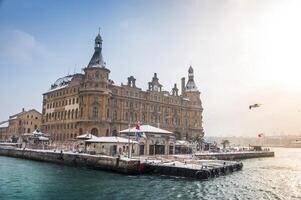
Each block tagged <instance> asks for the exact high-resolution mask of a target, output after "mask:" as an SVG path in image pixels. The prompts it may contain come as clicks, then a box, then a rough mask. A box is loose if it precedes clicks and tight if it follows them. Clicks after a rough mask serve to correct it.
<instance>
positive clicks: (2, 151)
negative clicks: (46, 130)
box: [0, 147, 140, 174]
mask: <svg viewBox="0 0 301 200" xmlns="http://www.w3.org/2000/svg"><path fill="white" fill-rule="evenodd" d="M0 156H9V157H16V158H23V159H29V160H36V161H43V162H52V163H57V164H64V165H70V166H80V167H88V168H93V169H99V170H109V171H115V172H119V173H126V174H137V173H139V166H140V161H139V160H134V159H120V158H117V157H110V156H94V155H88V154H76V153H60V152H53V151H52V152H51V151H41V150H40V151H38V150H22V149H11V148H9V149H8V148H2V147H0Z"/></svg>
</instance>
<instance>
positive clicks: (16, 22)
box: [0, 0, 301, 136]
mask: <svg viewBox="0 0 301 200" xmlns="http://www.w3.org/2000/svg"><path fill="white" fill-rule="evenodd" d="M300 9H301V2H300V1H297V0H296V1H289V0H283V1H280V0H278V1H277V0H271V1H268V0H245V1H238V0H228V1H226V0H225V1H219V0H207V1H201V0H196V1H193V0H187V1H171V0H168V1H110V2H108V1H88V2H86V1H48V2H46V1H43V2H39V1H30V0H29V1H14V0H10V1H0V78H1V79H0V91H1V98H0V110H1V112H0V121H3V120H6V119H7V118H8V116H9V115H12V114H14V113H17V112H19V111H21V109H22V108H23V107H25V108H27V109H29V108H36V109H37V110H40V111H41V107H42V93H44V92H46V91H47V90H48V89H49V87H50V85H51V84H52V83H53V82H54V81H55V80H56V79H57V78H59V77H60V76H64V75H67V74H68V73H69V74H71V73H74V72H80V71H81V68H83V67H85V66H86V65H87V64H88V61H89V59H90V56H91V55H92V53H93V40H94V38H95V36H96V34H97V33H98V27H101V35H102V37H103V40H104V42H103V46H104V47H103V55H104V59H105V60H106V63H107V67H108V68H109V69H110V70H111V74H110V76H111V79H112V80H114V81H115V83H116V84H120V83H121V82H126V79H127V77H128V76H130V75H134V76H135V77H136V78H137V85H138V87H142V88H143V89H146V87H147V82H148V81H150V80H151V77H152V76H153V73H154V72H157V73H158V77H159V79H160V82H161V83H162V84H163V85H164V89H165V90H168V91H170V90H171V88H172V86H173V84H174V83H177V84H178V85H180V79H181V77H183V76H185V77H187V70H188V67H189V65H192V66H193V67H194V71H195V79H196V83H197V86H198V88H199V89H200V91H201V98H202V102H203V107H204V114H203V116H204V129H205V135H206V136H234V135H236V136H256V135H257V134H258V133H265V134H266V135H282V134H300V133H301V123H300V119H301V112H300V111H301V105H300V102H301V90H300V87H301V81H300V74H301V61H300V55H299V54H300V47H301V37H300V35H301V26H300V18H301V13H300ZM254 103H260V104H263V105H262V106H261V107H259V108H256V109H254V110H249V109H248V106H249V105H250V104H254Z"/></svg>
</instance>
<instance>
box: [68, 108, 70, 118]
mask: <svg viewBox="0 0 301 200" xmlns="http://www.w3.org/2000/svg"><path fill="white" fill-rule="evenodd" d="M68 119H70V110H68Z"/></svg>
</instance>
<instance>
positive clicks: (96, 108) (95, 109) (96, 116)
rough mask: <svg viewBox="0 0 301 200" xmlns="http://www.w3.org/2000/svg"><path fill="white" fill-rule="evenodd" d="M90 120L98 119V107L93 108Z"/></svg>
mask: <svg viewBox="0 0 301 200" xmlns="http://www.w3.org/2000/svg"><path fill="white" fill-rule="evenodd" d="M92 118H98V107H97V106H94V107H93V112H92Z"/></svg>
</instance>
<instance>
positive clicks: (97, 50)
mask: <svg viewBox="0 0 301 200" xmlns="http://www.w3.org/2000/svg"><path fill="white" fill-rule="evenodd" d="M87 67H105V62H104V60H103V57H102V38H101V36H100V28H98V34H97V36H96V38H95V46H94V54H93V56H92V58H91V60H90V62H89V64H88V66H87Z"/></svg>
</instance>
